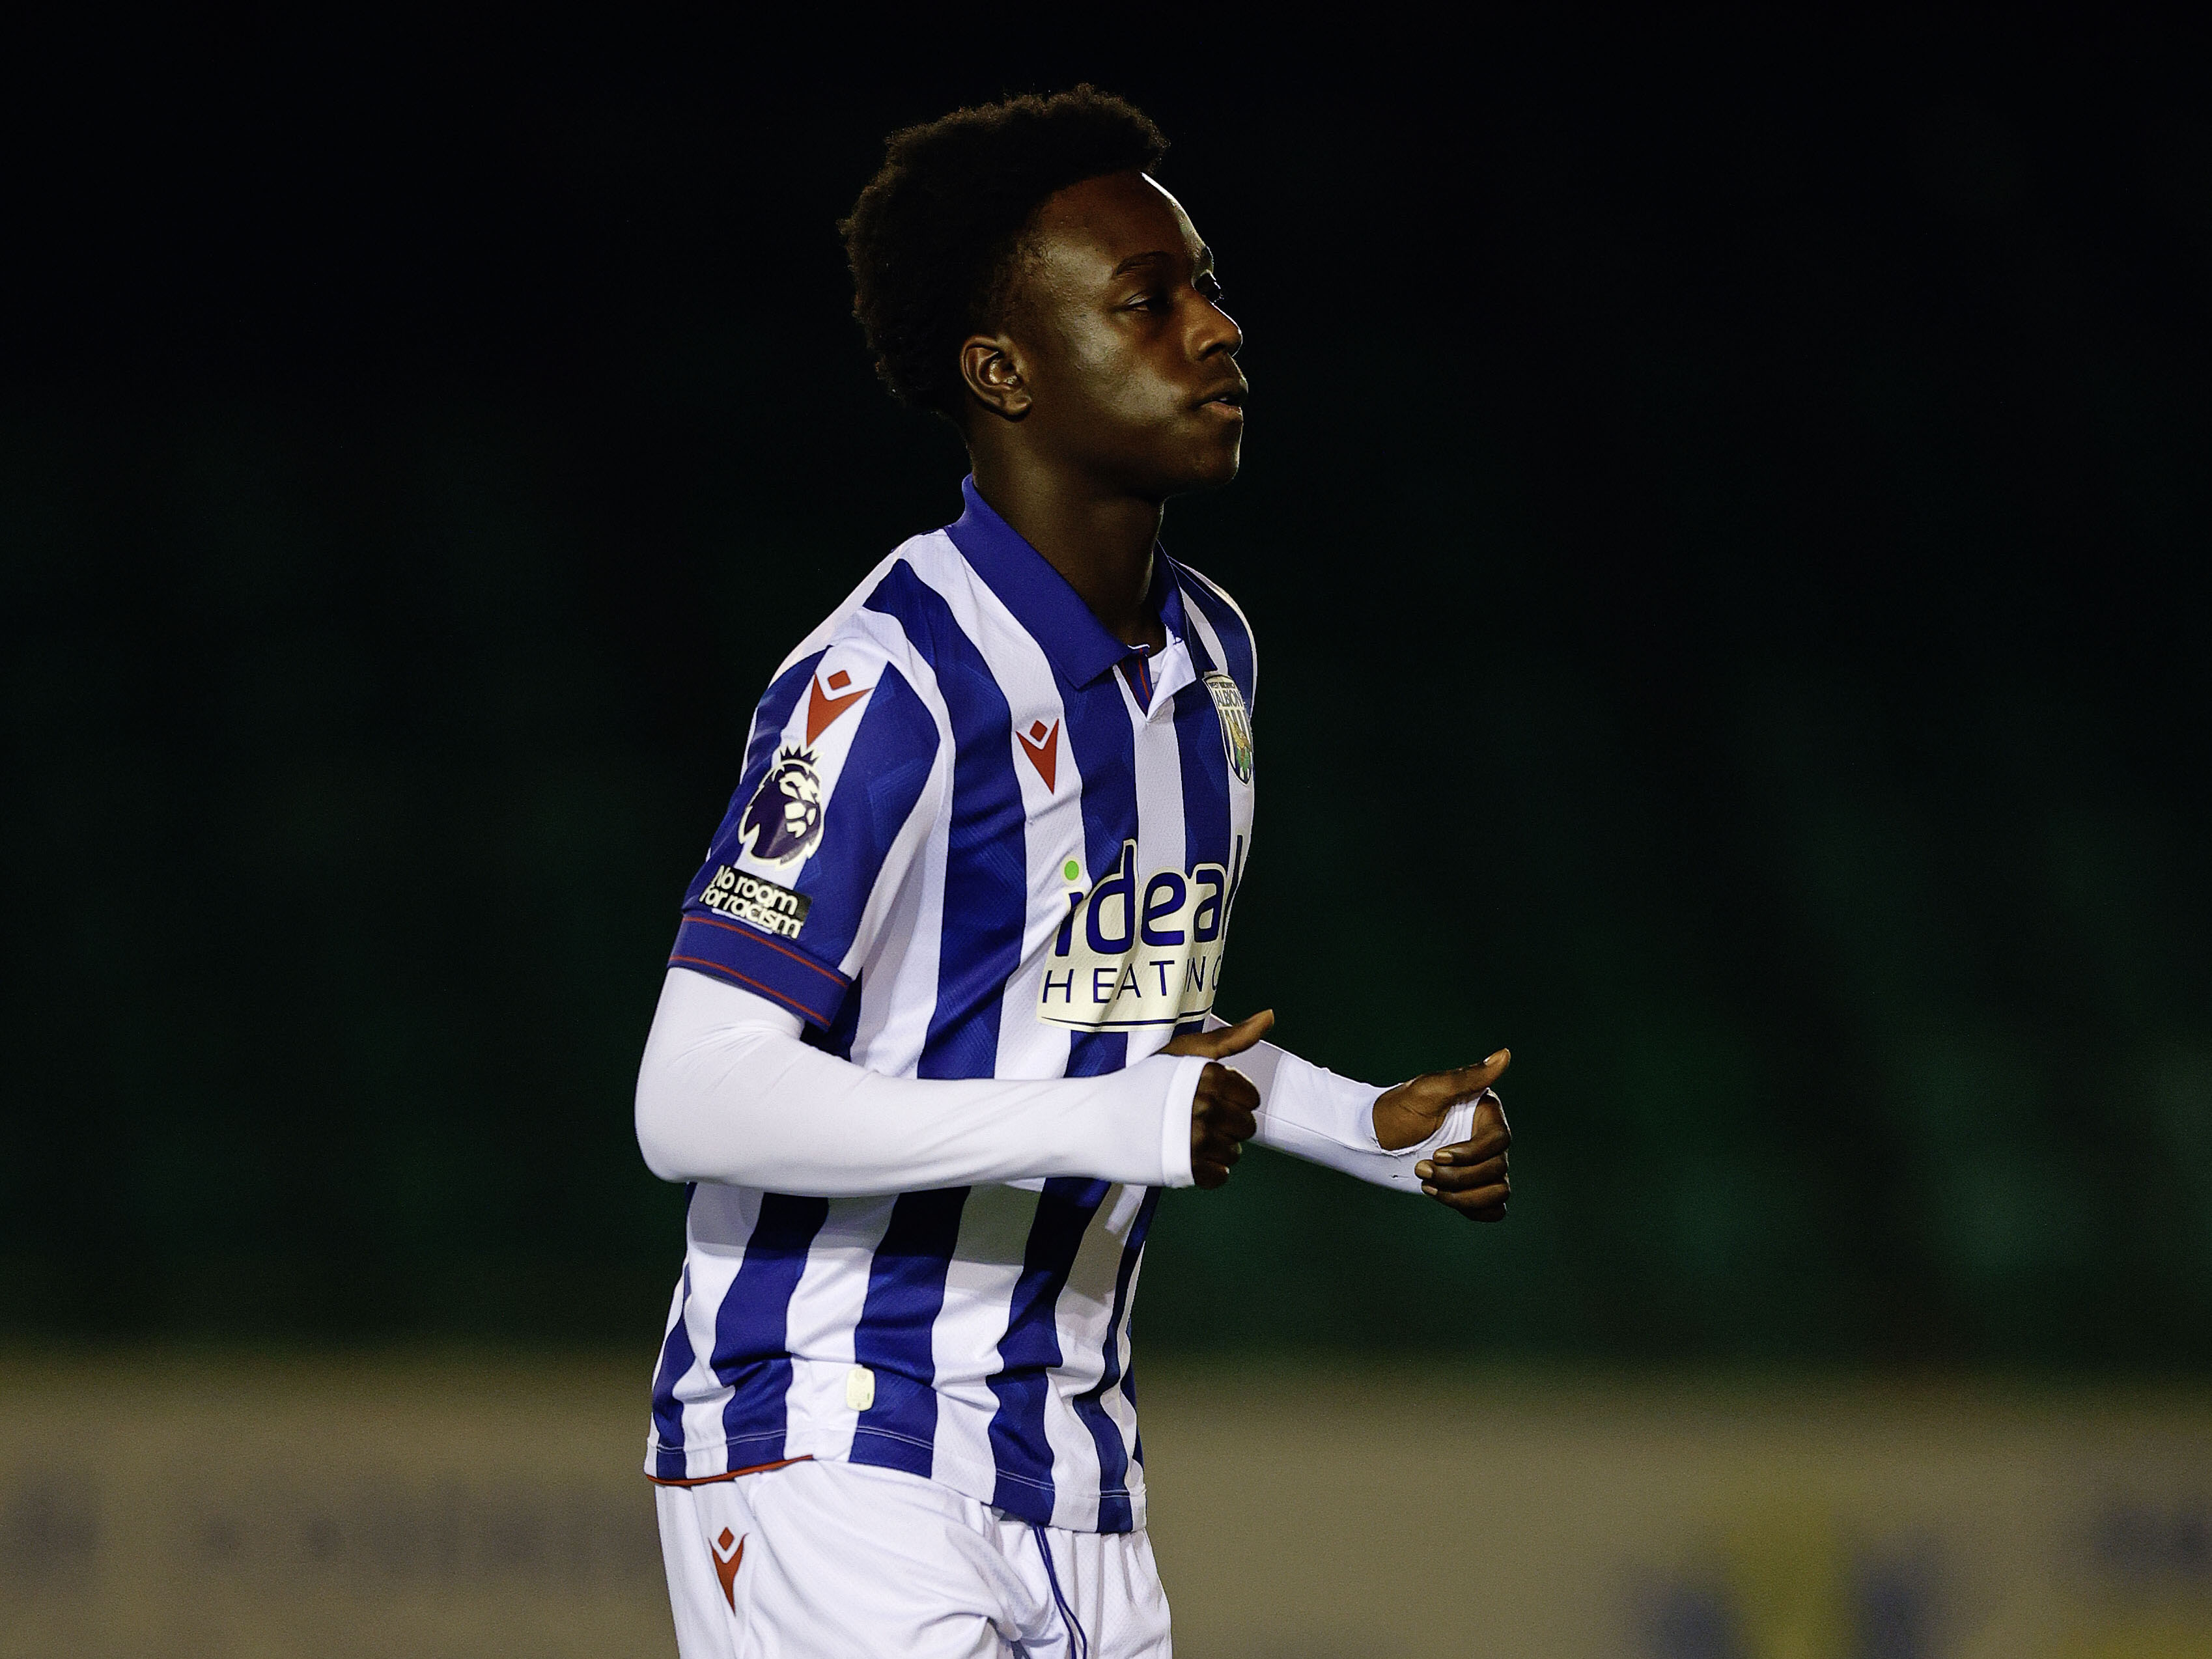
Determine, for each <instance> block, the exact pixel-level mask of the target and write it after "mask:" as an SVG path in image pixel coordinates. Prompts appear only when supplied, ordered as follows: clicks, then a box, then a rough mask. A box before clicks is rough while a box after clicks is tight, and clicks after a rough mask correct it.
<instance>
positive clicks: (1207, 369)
mask: <svg viewBox="0 0 2212 1659" xmlns="http://www.w3.org/2000/svg"><path fill="white" fill-rule="evenodd" d="M1036 232H1037V234H1036V242H1035V244H1034V249H1035V251H1034V253H1033V256H1032V257H1031V258H1030V259H1028V260H1027V261H1025V262H1024V269H1023V270H1022V272H1021V273H1020V276H1019V277H1018V287H1017V291H1016V295H1015V302H1014V306H1013V307H1012V309H1013V313H1014V314H1013V315H1012V317H1011V318H1009V319H1008V322H1007V331H1008V333H1009V334H1010V335H1012V337H1014V339H1015V340H1016V341H1017V342H1018V344H1019V347H1020V349H1021V356H1022V357H1023V360H1024V362H1023V368H1024V378H1025V380H1027V383H1028V390H1029V392H1030V407H1029V409H1028V410H1027V412H1026V413H1025V414H1024V416H1023V422H1024V426H1026V427H1028V428H1029V430H1027V431H1026V432H1025V433H1024V438H1025V439H1027V440H1028V441H1030V443H1033V444H1037V445H1040V446H1041V447H1044V448H1047V449H1049V450H1050V451H1052V452H1054V453H1056V454H1057V455H1058V456H1059V457H1060V459H1062V460H1064V461H1066V462H1068V463H1072V464H1073V465H1075V466H1077V467H1079V469H1080V470H1081V471H1085V472H1086V473H1089V474H1091V476H1092V477H1096V478H1097V479H1098V480H1099V481H1100V482H1101V483H1104V484H1107V485H1108V486H1109V487H1111V488H1115V489H1122V490H1127V492H1129V493H1131V494H1134V495H1143V496H1146V497H1148V498H1150V499H1152V500H1155V501H1160V500H1165V499H1166V498H1167V497H1168V496H1170V495H1176V494H1179V493H1181V492H1182V491H1184V490H1188V489H1204V488H1206V487H1207V486H1208V485H1211V484H1219V483H1228V482H1229V480H1230V479H1231V478H1233V477H1236V476H1237V459H1238V453H1239V450H1240V448H1241V447H1242V445H1243V438H1244V407H1243V405H1244V392H1245V386H1244V376H1243V373H1242V372H1241V371H1240V370H1239V369H1238V368H1237V363H1236V356H1237V352H1238V351H1239V350H1241V349H1243V344H1244V336H1243V331H1241V330H1240V329H1238V327H1237V325H1236V323H1235V322H1234V321H1233V320H1231V318H1230V316H1229V314H1228V313H1226V312H1225V311H1223V310H1222V309H1221V306H1220V298H1221V284H1220V283H1219V282H1218V280H1217V279H1216V278H1215V276H1214V274H1213V253H1212V250H1211V249H1210V248H1208V247H1207V246H1206V244H1205V243H1204V242H1203V241H1201V240H1199V234H1198V232H1197V231H1196V230H1195V229H1194V228H1192V226H1191V222H1190V217H1189V216H1188V214H1186V213H1185V212H1184V211H1183V210H1182V204H1181V203H1180V202H1178V201H1176V198H1175V197H1172V196H1170V195H1169V194H1168V193H1167V191H1164V190H1162V189H1161V188H1160V187H1159V186H1158V185H1156V184H1154V183H1153V182H1152V180H1151V179H1148V178H1146V176H1145V175H1144V174H1142V173H1111V174H1109V175H1108V176H1106V177H1104V178H1102V179H1086V180H1085V181H1084V182H1083V183H1082V184H1079V185H1071V186H1070V187H1069V188H1067V189H1066V190H1063V191H1060V192H1059V193H1058V194H1057V195H1055V196H1054V197H1051V199H1050V200H1048V202H1046V204H1044V206H1043V208H1042V209H1041V210H1039V214H1038V219H1037V226H1036Z"/></svg>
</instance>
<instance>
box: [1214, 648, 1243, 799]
mask: <svg viewBox="0 0 2212 1659" xmlns="http://www.w3.org/2000/svg"><path fill="white" fill-rule="evenodd" d="M1206 690H1207V691H1208V692H1210V693H1211V694H1212V697H1213V712H1214V713H1215V714H1218V715H1220V716H1221V747H1222V748H1223V750H1225V751H1226V752H1227V754H1228V756H1229V769H1230V770H1231V771H1232V772H1234V773H1235V774H1236V775H1237V782H1239V783H1249V782H1251V781H1252V717H1251V715H1250V714H1248V713H1247V712H1246V710H1245V708H1244V694H1243V692H1242V691H1239V690H1237V682H1236V681H1235V680H1232V679H1231V678H1229V676H1228V675H1226V674H1225V673H1223V672H1222V671H1220V670H1219V669H1218V668H1217V669H1215V670H1214V671H1212V673H1210V674H1208V675H1207V676H1206Z"/></svg>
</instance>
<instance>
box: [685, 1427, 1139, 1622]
mask: <svg viewBox="0 0 2212 1659" xmlns="http://www.w3.org/2000/svg"><path fill="white" fill-rule="evenodd" d="M657 1492H658V1497H657V1502H658V1504H659V1511H660V1553H661V1556H662V1559H664V1560H665V1562H666V1564H667V1568H668V1599H669V1601H670V1603H671V1606H672V1607H674V1609H675V1613H676V1641H677V1647H678V1651H679V1652H680V1653H681V1654H682V1655H683V1659H873V1656H896V1659H1005V1656H1007V1655H1018V1656H1027V1659H1168V1656H1169V1654H1170V1651H1171V1650H1170V1646H1169V1643H1168V1600H1167V1595H1166V1593H1165V1592H1164V1590H1162V1589H1161V1588H1160V1575H1159V1569H1158V1567H1157V1566H1155V1565H1153V1562H1152V1544H1151V1542H1150V1541H1149V1540H1147V1539H1146V1536H1145V1534H1143V1533H1141V1532H1126V1533H1095V1532H1067V1531H1064V1530H1062V1529H1060V1528H1056V1527H1038V1526H1032V1525H1031V1524H1030V1522H1026V1521H1017V1520H1014V1519H1013V1518H1012V1517H1011V1516H1007V1515H1005V1514H1002V1513H1001V1512H1000V1511H999V1510H994V1509H993V1508H991V1507H990V1506H989V1505H988V1504H979V1503H977V1502H976V1501H975V1499H974V1498H963V1497H961V1496H960V1494H959V1493H957V1492H953V1491H951V1489H949V1488H947V1487H945V1486H939V1485H937V1484H936V1483H935V1482H934V1481H930V1480H922V1479H921V1477H920V1476H918V1475H912V1474H903V1473H902V1472H901V1471H899V1470H896V1469H880V1468H871V1467H868V1466H867V1465H865V1464H858V1463H836V1462H802V1463H791V1464H787V1465H785V1466H784V1467H782V1468H775V1469H765V1470H763V1471H761V1472H760V1473H758V1474H744V1475H739V1476H738V1477H737V1478H736V1479H734V1480H718V1481H714V1482H712V1483H711V1484H707V1485H702V1486H661V1487H659V1488H658V1489H657Z"/></svg>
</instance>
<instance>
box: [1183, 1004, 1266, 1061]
mask: <svg viewBox="0 0 2212 1659" xmlns="http://www.w3.org/2000/svg"><path fill="white" fill-rule="evenodd" d="M1274 1026H1275V1011H1274V1010H1273V1008H1263V1009H1262V1010H1261V1011H1260V1012H1258V1013H1256V1014H1253V1015H1250V1016H1249V1017H1248V1018H1243V1019H1240V1020H1238V1021H1237V1024H1234V1025H1229V1026H1225V1027H1223V1028H1222V1029H1221V1030H1218V1031H1189V1032H1186V1033H1185V1034H1184V1035H1182V1036H1179V1037H1177V1038H1176V1039H1175V1040H1174V1041H1173V1042H1170V1043H1169V1044H1168V1046H1167V1047H1166V1048H1164V1049H1162V1050H1161V1052H1162V1053H1163V1054H1203V1055H1204V1056H1205V1057H1206V1059H1208V1060H1225V1059H1226V1058H1227V1057H1228V1056H1229V1055H1231V1054H1243V1052H1244V1051H1245V1050H1246V1049H1247V1048H1250V1047H1251V1046H1252V1045H1253V1044H1254V1043H1255V1042H1258V1041H1259V1040H1260V1039H1261V1037H1263V1036H1267V1033H1268V1032H1269V1031H1271V1030H1273V1029H1274Z"/></svg>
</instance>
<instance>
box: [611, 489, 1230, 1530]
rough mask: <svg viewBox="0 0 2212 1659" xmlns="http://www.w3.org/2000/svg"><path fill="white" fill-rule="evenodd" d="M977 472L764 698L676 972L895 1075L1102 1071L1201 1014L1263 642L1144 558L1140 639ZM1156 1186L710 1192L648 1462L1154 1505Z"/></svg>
mask: <svg viewBox="0 0 2212 1659" xmlns="http://www.w3.org/2000/svg"><path fill="white" fill-rule="evenodd" d="M963 493H964V495H965V497H966V510H965V512H964V513H963V514H962V516H961V517H960V519H959V520H958V521H957V522H956V523H954V524H952V525H951V526H947V527H946V528H945V529H944V530H941V531H939V532H934V533H933V534H930V535H927V536H921V537H916V538H914V539H913V540H911V541H908V542H907V543H906V544H903V545H902V546H901V547H900V548H899V549H898V550H896V552H894V553H893V554H892V555H891V556H890V557H889V558H887V559H886V560H884V562H883V563H881V564H879V565H878V567H877V568H875V569H874V570H872V572H870V573H869V574H868V576H867V578H866V580H864V581H862V582H861V584H860V586H859V587H857V588H856V589H854V592H853V593H852V594H851V596H850V597H849V598H848V599H846V601H845V602H844V603H843V604H842V605H840V606H839V607H838V608H837V610H836V611H835V612H833V613H832V614H831V616H830V617H829V619H828V620H827V621H825V622H824V623H823V624H822V625H821V626H820V627H819V628H817V629H815V630H814V632H813V633H812V634H811V635H809V636H808V637H807V638H806V640H805V641H804V642H803V643H801V644H800V646H799V647H798V649H797V650H796V651H794V652H793V653H792V655H791V656H790V657H789V658H788V659H787V660H786V662H785V664H784V665H783V667H782V668H781V671H779V672H778V673H777V675H776V677H775V681H774V683H773V684H770V686H769V689H768V691H767V694H766V695H765V696H763V698H762V699H761V702H760V705H759V708H758V711H757V714H755V716H754V720H753V724H752V730H751V735H750V742H749V744H748V747H747V750H746V754H745V757H744V770H743V774H742V776H741V778H740V781H739V783H738V789H737V793H735V794H734V795H733V796H732V799H731V805H730V809H729V812H728V814H727V816H726V817H725V819H724V820H723V823H722V825H721V828H720V830H719V831H718V832H717V833H716V835H715V836H714V842H713V843H712V845H711V846H710V848H709V849H708V854H707V860H706V862H705V864H704V866H702V869H701V870H700V872H699V874H698V876H697V878H696V879H695V880H694V881H693V883H692V884H691V886H690V889H689V890H688V892H687V898H686V902H685V904H684V915H683V921H682V924H681V926H680V927H679V929H678V934H677V939H676V946H675V950H674V952H673V954H672V956H671V958H670V960H671V963H672V965H674V966H677V967H681V968H685V969H691V970H693V971H696V972H698V973H701V974H706V975H711V976H714V977H715V978H718V979H720V980H723V981H727V982H728V983H731V984H733V985H737V986H739V987H743V988H744V989H745V990H747V991H750V992H751V993H752V994H755V995H756V996H759V997H763V998H765V999H767V1000H770V1001H772V1002H775V1003H776V1004H778V1005H780V1006H782V1007H784V1008H787V1009H789V1010H791V1011H792V1012H794V1013H796V1014H798V1015H799V1016H800V1017H801V1018H803V1019H804V1021H805V1024H807V1026H808V1027H809V1028H810V1034H809V1035H810V1040H811V1041H814V1042H817V1043H819V1044H822V1045H823V1046H825V1047H827V1048H829V1049H830V1050H831V1051H832V1052H833V1053H836V1054H841V1055H843V1056H845V1057H846V1058H848V1059H849V1060H851V1061H852V1062H853V1063H854V1065H857V1066H864V1067H866V1068H867V1069H869V1070H870V1071H873V1072H876V1073H882V1074H884V1075H887V1076H893V1077H907V1078H985V1077H995V1078H1007V1079H1045V1078H1060V1077H1085V1076H1097V1075H1101V1074H1103V1073H1109V1072H1112V1071H1115V1070H1117V1069H1119V1068H1121V1067H1122V1066H1127V1065H1129V1064H1131V1063H1133V1061H1136V1060H1141V1059H1143V1058H1145V1057H1146V1056H1147V1055H1150V1054H1154V1053H1156V1052H1158V1049H1159V1048H1162V1047H1163V1046H1164V1044H1165V1043H1166V1042H1168V1040H1169V1038H1170V1036H1172V1035H1173V1034H1174V1031H1175V1030H1176V1026H1177V1025H1178V1024H1185V1023H1189V1022H1194V1021H1195V1020H1197V1018H1199V1017H1200V1016H1201V1015H1202V1014H1204V1013H1205V1012H1207V1011H1208V1010H1210V1009H1211V1008H1212V1005H1213V999H1214V991H1215V987H1216V984H1217V983H1218V979H1219V976H1220V973H1221V965H1222V955H1223V951H1224V948H1225V944H1226V940H1227V936H1228V929H1229V918H1230V913H1231V908H1232V906H1233V904H1234V902H1235V899H1236V896H1237V886H1238V883H1239V880H1240V878H1241V876H1242V873H1243V863H1244V859H1245V855H1246V852H1247V849H1248V848H1249V845H1250V841H1251V826H1252V800H1253V747H1252V726H1251V709H1252V707H1253V698H1254V690H1255V683H1254V674H1255V657H1254V649H1253V641H1252V634H1251V630H1250V629H1249V626H1248V625H1247V624H1246V623H1245V620H1244V617H1243V613H1242V612H1241V611H1239V610H1238V609H1237V605H1235V603H1234V602H1233V601H1232V600H1231V599H1230V598H1229V597H1228V595H1227V594H1225V592H1222V591H1221V590H1220V589H1219V588H1218V587H1216V586H1214V585H1213V584H1212V582H1210V581H1208V580H1206V578H1205V577H1203V576H1200V575H1199V574H1197V573H1196V572H1195V571H1193V570H1191V569H1189V568H1188V567H1186V566H1182V565H1179V564H1177V563H1176V562H1173V561H1172V560H1170V559H1169V558H1168V557H1167V556H1166V555H1165V554H1164V553H1160V554H1158V555H1157V556H1156V557H1155V559H1154V576H1153V593H1152V598H1153V600H1154V602H1155V603H1156V604H1157V605H1158V611H1159V614H1160V616H1161V617H1162V619H1163V621H1164V623H1165V626H1166V631H1167V635H1168V641H1167V644H1166V646H1165V647H1164V648H1163V649H1162V650H1160V651H1159V652H1158V653H1147V652H1146V651H1144V650H1142V649H1141V648H1133V647H1129V646H1127V645H1124V644H1122V643H1121V641H1118V640H1116V639H1115V638H1114V637H1113V635H1110V634H1109V633H1108V632H1107V630H1106V629H1105V628H1104V627H1103V626H1102V625H1101V624H1100V623H1099V622H1098V620H1097V618H1096V617H1094V616H1093V615H1092V614H1091V611H1090V610H1089V609H1088V608H1087V607H1086V606H1085V604H1084V602H1083V601H1082V599H1080V598H1079V596H1078V595H1077V594H1076V592H1075V591H1074V590H1073V588H1072V587H1070V586H1068V584H1067V582H1066V580H1064V579H1063V578H1062V577H1061V576H1060V574H1059V573H1058V572H1056V571H1055V570H1054V569H1053V568H1052V567H1051V566H1050V565H1049V564H1048V563H1047V562H1045V560H1044V559H1043V558H1042V556H1040V555H1039V554H1038V553H1037V552H1036V550H1034V549H1032V548H1031V547H1030V545H1029V544H1027V543H1026V542H1025V541H1024V540H1023V539H1022V538H1021V537H1020V536H1019V535H1018V533H1016V532H1014V531H1013V530H1012V528H1011V527H1010V526H1008V525H1007V524H1006V521H1005V520H1002V519H1001V518H1000V517H999V515H998V514H997V513H994V511H993V510H992V509H991V508H990V507H989V506H987V504H986V503H985V502H984V501H983V500H982V498H981V496H980V495H977V494H976V493H975V485H974V483H973V481H972V480H970V481H969V482H968V483H965V484H963ZM1158 1196H1159V1195H1158V1190H1157V1189H1152V1188H1140V1187H1128V1186H1122V1185H1118V1184H1112V1183H1109V1182H1103V1181H1095V1180H1084V1179H1077V1178H1054V1179H1049V1180H1030V1181H1024V1182H1015V1183H1012V1184H1011V1185H1005V1186H996V1185H993V1186H976V1187H972V1188H955V1189H952V1190H948V1191H934V1192H911V1193H903V1194H890V1195H884V1196H882V1197H869V1198H840V1199H824V1198H818V1197H805V1196H799V1195H794V1194H783V1193H774V1192H761V1191H756V1190H752V1189H750V1188H742V1187H734V1186H720V1185H714V1184H710V1183H702V1184H699V1185H697V1186H695V1187H694V1188H692V1189H691V1191H690V1195H689V1200H688V1210H687V1219H686V1243H687V1249H686V1256H685V1261H684V1273H683V1277H682V1280H681V1282H680V1283H679V1284H678V1287H677V1291H676V1296H675V1301H674V1306H673V1308H672V1310H671V1316H670V1319H669V1323H668V1328H667V1334H666V1337H665V1341H664V1342H663V1345H662V1348H661V1354H660V1364H659V1372H658V1375H657V1377H656V1380H655V1384H654V1390H653V1431H652V1435H651V1440H650V1446H649V1451H648V1455H647V1471H646V1472H647V1474H650V1475H652V1476H653V1477H654V1478H655V1479H658V1480H665V1481H687V1480H711V1479H713V1478H714V1477H715V1476H717V1475H723V1474H727V1473H729V1472H731V1471H733V1470H739V1469H747V1468H756V1467H758V1466H760V1465H763V1464H768V1463H774V1462H781V1461H782V1460H784V1459H787V1458H795V1457H805V1456H812V1457H818V1458H832V1459H845V1460H848V1461H850V1462H856V1463H868V1464H876V1465H880V1466H884V1467H886V1468H896V1469H902V1470H906V1471H908V1472H909V1473H912V1474H919V1475H922V1476H925V1477H927V1478H930V1479H933V1480H937V1481H939V1482H941V1483H943V1484H944V1485H945V1486H950V1487H951V1488H952V1489H953V1490H955V1491H957V1492H961V1493H963V1494H964V1495H966V1496H969V1497H971V1498H976V1499H979V1500H981V1501H982V1502H984V1503H987V1504H993V1505H994V1506H996V1507H997V1508H999V1509H1001V1510H1006V1512H1007V1513H1009V1514H1011V1515H1013V1516H1018V1517H1020V1518H1022V1519H1024V1520H1028V1521H1034V1522H1040V1523H1042V1524H1046V1525H1050V1526H1056V1527H1065V1528H1077V1529H1080V1530H1096V1531H1102V1532H1120V1531H1127V1530H1130V1529H1132V1528H1136V1527H1140V1526H1142V1525H1143V1524H1144V1480H1143V1470H1142V1450H1141V1448H1140V1445H1139V1439H1138V1435H1137V1415H1136V1387H1135V1382H1134V1378H1133V1375H1132V1373H1131V1370H1130V1364H1129V1316H1130V1305H1131V1302H1132V1300H1133V1295H1134V1292H1135V1290H1136V1284H1137V1276H1138V1266H1139V1260H1140V1258H1141V1256H1142V1254H1143V1250H1144V1245H1145V1237H1146V1230H1147V1229H1148V1228H1149V1227H1150V1225H1152V1216H1153V1212H1154V1209H1155V1207H1156V1206H1157V1205H1158Z"/></svg>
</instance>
